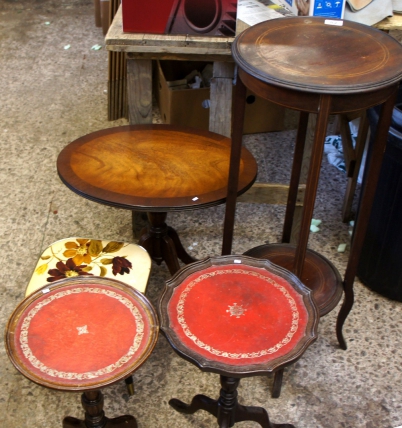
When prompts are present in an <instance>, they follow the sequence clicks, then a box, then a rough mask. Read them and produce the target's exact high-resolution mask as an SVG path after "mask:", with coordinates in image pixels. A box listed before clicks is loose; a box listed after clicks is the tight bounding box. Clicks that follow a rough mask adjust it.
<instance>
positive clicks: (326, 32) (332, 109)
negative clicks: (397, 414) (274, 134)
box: [222, 17, 402, 349]
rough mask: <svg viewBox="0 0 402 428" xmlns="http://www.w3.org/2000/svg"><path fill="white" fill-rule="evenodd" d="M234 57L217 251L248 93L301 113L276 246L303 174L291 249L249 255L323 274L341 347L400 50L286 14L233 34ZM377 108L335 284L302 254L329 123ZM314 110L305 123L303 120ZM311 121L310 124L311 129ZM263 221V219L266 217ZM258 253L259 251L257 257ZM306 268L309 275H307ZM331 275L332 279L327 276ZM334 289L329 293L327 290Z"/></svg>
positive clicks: (229, 224) (355, 26) (346, 24)
mask: <svg viewBox="0 0 402 428" xmlns="http://www.w3.org/2000/svg"><path fill="white" fill-rule="evenodd" d="M232 55H233V58H234V60H235V62H236V64H237V66H238V79H237V85H236V95H235V101H234V106H235V107H234V118H233V132H232V141H233V149H232V158H231V159H232V161H231V168H230V173H229V186H228V198H227V202H226V215H225V226H224V241H223V249H222V253H223V254H230V252H231V244H232V238H233V223H234V215H233V212H234V211H235V210H234V207H235V205H236V194H235V192H234V189H236V186H237V174H238V167H239V159H240V158H239V154H240V149H241V145H242V135H243V118H244V108H245V98H246V96H245V95H246V90H247V89H249V90H252V91H253V92H255V93H257V94H258V95H259V96H260V97H262V98H264V99H267V100H269V101H271V102H274V103H276V104H278V105H281V106H284V107H287V108H290V109H293V110H297V111H299V112H300V119H299V127H298V131H297V135H296V144H295V151H294V156H293V167H292V174H291V180H290V186H289V194H288V202H287V207H286V214H285V219H284V228H283V235H282V243H283V244H288V243H289V242H290V237H291V230H292V226H293V222H294V220H296V219H295V218H294V212H295V206H296V199H297V193H298V186H299V183H300V177H301V175H302V173H304V170H306V171H307V170H308V173H307V181H306V189H305V196H304V202H303V215H302V218H301V222H300V224H299V225H298V226H299V227H300V233H299V235H298V240H297V246H296V248H292V247H287V246H286V245H284V246H282V247H281V252H282V256H278V251H277V250H278V247H275V248H274V249H272V248H270V244H266V245H265V247H262V246H261V247H259V249H258V251H253V250H250V251H249V252H247V254H250V255H251V254H252V255H253V256H255V257H262V258H265V257H268V258H270V259H271V256H272V255H273V254H274V253H275V254H276V255H277V257H276V258H275V263H278V264H280V265H281V266H287V267H288V268H289V259H290V260H291V262H292V263H291V264H293V266H292V267H291V269H292V271H293V272H294V273H295V274H296V275H297V276H298V277H299V278H301V279H303V276H304V278H305V277H306V272H303V269H305V266H304V264H305V260H308V263H307V264H308V265H309V266H310V267H309V269H310V268H311V267H314V266H315V268H317V269H316V271H315V273H314V277H315V278H317V279H319V277H320V276H322V275H323V274H325V272H328V274H329V276H325V278H324V284H323V285H322V286H321V287H320V286H319V284H315V286H316V287H318V288H317V289H321V291H323V293H321V292H320V293H321V298H322V300H321V302H320V309H321V310H322V314H324V313H326V312H328V310H331V309H333V308H334V307H335V306H336V305H337V303H338V302H339V300H340V298H341V293H339V290H341V288H342V287H343V291H344V293H345V294H344V295H345V299H344V302H343V305H342V307H341V310H340V312H339V315H338V321H337V327H336V333H337V337H338V341H339V343H340V345H341V347H342V348H344V349H346V342H345V340H344V338H343V335H342V327H343V324H344V322H345V320H346V317H347V316H348V314H349V312H350V310H351V308H352V306H353V301H354V293H353V282H354V279H355V276H356V272H357V263H358V259H359V255H360V252H361V247H362V243H363V239H364V235H365V232H366V228H367V224H368V219H369V215H370V210H371V206H372V203H373V198H374V192H375V188H376V183H377V180H378V176H379V171H380V167H381V162H382V157H383V153H384V150H385V144H386V140H387V134H388V129H389V126H390V123H391V115H392V110H393V107H394V104H395V99H396V93H397V90H398V87H399V82H400V80H401V79H402V46H401V45H400V43H399V42H398V41H396V40H395V39H393V38H392V37H391V36H389V35H388V34H386V33H384V32H381V31H379V30H377V29H374V28H372V27H369V26H366V25H363V24H359V23H356V22H351V21H345V20H334V19H325V18H321V17H286V18H280V19H273V20H269V21H265V22H263V23H260V24H257V25H255V26H253V27H250V28H248V29H246V30H245V31H244V32H242V33H241V34H239V35H238V36H237V37H236V39H235V41H234V42H233V44H232ZM375 105H382V114H381V116H380V119H379V123H378V130H377V134H376V138H375V143H374V149H373V153H372V156H371V159H372V160H371V161H370V162H369V163H368V164H367V165H366V177H367V179H366V184H365V187H364V189H363V193H362V197H361V202H360V210H359V216H358V218H357V221H356V222H355V224H356V226H355V230H354V235H353V240H352V245H351V249H350V257H349V262H348V265H347V269H346V273H345V276H344V281H343V284H340V281H339V277H338V274H337V273H336V272H335V270H334V269H335V268H333V265H331V264H330V263H327V267H325V266H323V265H322V263H321V262H324V264H325V259H324V258H323V257H322V258H321V260H320V263H319V264H317V260H318V259H317V258H316V255H314V254H313V253H312V252H311V251H309V250H308V249H307V246H308V238H309V233H310V224H311V219H312V216H313V211H314V204H315V198H316V193H317V188H318V181H319V176H320V170H321V161H322V156H323V150H324V142H325V137H326V132H327V124H328V118H329V116H330V115H333V114H343V113H348V112H358V111H362V110H365V109H368V108H370V107H372V106H375ZM311 113H313V114H314V115H316V116H313V117H312V118H311V120H310V126H308V122H309V115H310V114H311ZM311 124H314V125H313V126H311ZM311 130H313V131H314V132H313V134H314V136H313V137H312V138H313V144H312V150H311V154H310V156H309V158H308V157H307V159H308V161H309V162H307V163H306V164H304V162H303V155H304V151H305V141H306V137H307V138H309V134H308V131H311ZM266 221H269V219H266ZM257 252H258V254H257ZM310 271H311V270H310ZM331 278H332V279H331ZM331 289H332V291H331Z"/></svg>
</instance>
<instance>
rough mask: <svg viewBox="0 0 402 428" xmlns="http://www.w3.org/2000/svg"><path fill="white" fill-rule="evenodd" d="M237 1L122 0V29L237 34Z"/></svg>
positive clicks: (161, 32)
mask: <svg viewBox="0 0 402 428" xmlns="http://www.w3.org/2000/svg"><path fill="white" fill-rule="evenodd" d="M236 12H237V0H148V1H143V0H122V13H123V31H124V32H133V33H156V34H199V35H214V36H227V37H230V36H234V35H235V29H236Z"/></svg>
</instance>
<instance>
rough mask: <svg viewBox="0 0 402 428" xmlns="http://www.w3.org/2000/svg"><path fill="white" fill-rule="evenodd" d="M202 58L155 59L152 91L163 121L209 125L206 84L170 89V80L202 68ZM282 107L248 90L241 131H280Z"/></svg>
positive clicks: (204, 127)
mask: <svg viewBox="0 0 402 428" xmlns="http://www.w3.org/2000/svg"><path fill="white" fill-rule="evenodd" d="M206 64H208V63H206V62H196V61H157V64H156V65H157V67H156V70H155V72H156V74H157V76H156V78H155V79H154V82H155V84H156V88H155V94H156V98H157V100H158V103H159V109H160V112H161V116H162V120H163V121H164V122H165V123H169V124H173V125H180V126H190V127H193V128H198V129H205V130H208V128H209V96H210V90H209V88H200V89H172V86H171V83H170V82H172V81H173V82H175V83H177V84H180V80H181V79H183V78H184V77H185V76H186V75H188V74H189V73H191V72H192V71H193V70H194V69H196V70H198V71H202V70H203V69H204V67H205V66H206ZM284 116H285V109H284V108H283V107H280V106H278V105H276V104H273V103H271V102H269V101H266V100H263V99H262V98H259V97H257V96H255V95H254V94H253V93H252V92H248V96H247V104H246V112H245V120H244V133H245V134H254V133H258V132H271V131H281V130H283V129H284Z"/></svg>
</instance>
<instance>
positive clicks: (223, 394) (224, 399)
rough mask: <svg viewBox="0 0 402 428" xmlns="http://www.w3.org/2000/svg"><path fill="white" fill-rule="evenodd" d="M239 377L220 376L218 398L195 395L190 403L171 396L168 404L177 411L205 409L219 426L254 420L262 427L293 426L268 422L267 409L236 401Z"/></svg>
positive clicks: (284, 427) (189, 411)
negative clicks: (244, 404) (215, 419)
mask: <svg viewBox="0 0 402 428" xmlns="http://www.w3.org/2000/svg"><path fill="white" fill-rule="evenodd" d="M239 382H240V379H237V378H231V377H226V376H221V385H222V389H221V391H220V396H219V399H218V400H213V399H212V398H209V397H207V396H205V395H196V396H195V397H194V398H193V399H192V401H191V403H190V404H186V403H183V402H182V401H180V400H177V399H176V398H172V399H171V400H170V401H169V404H170V405H171V406H172V407H173V408H174V409H175V410H176V411H178V412H180V413H184V414H193V413H195V412H197V411H198V410H205V411H207V412H208V413H210V414H211V415H213V416H215V417H216V418H217V420H218V425H219V427H220V428H229V427H232V426H233V425H234V424H235V423H236V422H242V421H254V422H257V423H259V424H260V425H261V426H262V427H263V428H295V427H294V425H291V424H274V423H272V422H270V420H269V416H268V413H267V411H266V410H265V409H264V408H262V407H254V406H242V405H241V404H239V403H238V402H237V387H238V385H239Z"/></svg>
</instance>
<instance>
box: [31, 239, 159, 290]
mask: <svg viewBox="0 0 402 428" xmlns="http://www.w3.org/2000/svg"><path fill="white" fill-rule="evenodd" d="M150 271H151V258H150V257H149V254H148V253H147V251H146V250H145V249H144V248H143V247H141V246H139V245H136V244H130V243H128V242H120V241H107V240H104V239H103V240H101V239H91V238H80V237H70V238H65V239H60V240H59V241H56V242H53V243H52V244H51V245H49V246H48V247H47V248H46V249H45V250H44V251H43V252H42V254H41V256H40V257H39V260H38V263H37V264H36V267H35V270H34V273H33V275H32V277H31V280H30V281H29V283H28V286H27V288H26V290H25V296H29V295H30V294H31V293H33V292H34V291H36V290H37V289H38V288H40V287H43V285H44V284H46V282H50V283H52V282H54V281H57V280H59V279H63V278H68V277H72V276H89V275H91V276H92V275H94V276H101V277H105V278H115V279H119V280H121V281H123V282H125V283H126V284H127V285H129V286H130V287H133V288H135V289H136V290H138V291H140V292H141V293H145V291H146V288H147V285H148V279H149V274H150Z"/></svg>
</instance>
